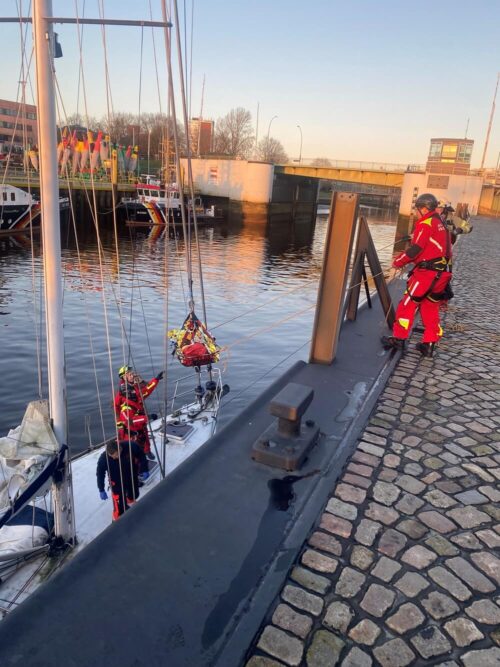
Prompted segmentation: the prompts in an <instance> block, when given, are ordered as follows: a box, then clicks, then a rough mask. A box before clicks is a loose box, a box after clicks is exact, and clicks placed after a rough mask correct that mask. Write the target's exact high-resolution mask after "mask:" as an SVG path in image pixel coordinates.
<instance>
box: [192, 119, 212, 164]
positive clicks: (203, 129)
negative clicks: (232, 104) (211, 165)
mask: <svg viewBox="0 0 500 667" xmlns="http://www.w3.org/2000/svg"><path fill="white" fill-rule="evenodd" d="M189 136H190V139H191V151H192V152H193V154H194V155H208V154H209V153H211V152H212V151H213V142H214V121H213V120H205V119H203V118H191V120H190V121H189Z"/></svg>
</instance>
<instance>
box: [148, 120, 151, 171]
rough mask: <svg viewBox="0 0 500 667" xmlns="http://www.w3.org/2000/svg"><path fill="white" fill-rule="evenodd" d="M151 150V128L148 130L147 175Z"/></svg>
mask: <svg viewBox="0 0 500 667" xmlns="http://www.w3.org/2000/svg"><path fill="white" fill-rule="evenodd" d="M150 149H151V128H149V130H148V174H149V155H150Z"/></svg>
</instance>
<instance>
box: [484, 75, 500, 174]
mask: <svg viewBox="0 0 500 667" xmlns="http://www.w3.org/2000/svg"><path fill="white" fill-rule="evenodd" d="M499 80H500V72H499V73H498V74H497V85H496V87H495V94H494V95H493V104H492V105H491V113H490V122H489V123H488V131H487V132H486V141H485V142H484V151H483V158H482V160H481V167H480V169H483V167H484V161H485V160H486V151H487V150H488V143H489V141H490V132H491V126H492V124H493V116H494V115H495V102H496V99H497V91H498V81H499Z"/></svg>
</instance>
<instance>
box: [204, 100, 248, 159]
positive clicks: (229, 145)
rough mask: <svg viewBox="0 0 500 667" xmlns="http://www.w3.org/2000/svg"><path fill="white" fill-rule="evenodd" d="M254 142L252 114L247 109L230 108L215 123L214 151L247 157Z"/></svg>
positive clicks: (220, 153)
mask: <svg viewBox="0 0 500 667" xmlns="http://www.w3.org/2000/svg"><path fill="white" fill-rule="evenodd" d="M253 143H254V130H253V127H252V115H251V113H250V111H247V109H243V108H242V107H238V108H236V109H231V111H230V112H229V113H228V114H226V115H225V116H224V117H223V118H219V119H218V120H217V122H216V125H215V140H214V152H215V153H218V154H219V155H228V156H230V157H248V156H249V155H250V152H251V150H252V147H253Z"/></svg>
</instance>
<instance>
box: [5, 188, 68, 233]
mask: <svg viewBox="0 0 500 667" xmlns="http://www.w3.org/2000/svg"><path fill="white" fill-rule="evenodd" d="M68 207H69V199H68V198H67V197H59V208H60V210H61V211H62V210H66V209H68ZM40 213H41V205H40V200H39V199H38V198H37V197H36V196H35V195H33V194H31V193H30V192H26V191H25V190H22V189H21V188H17V187H15V186H14V185H0V231H2V232H19V231H22V230H23V229H27V228H28V227H29V226H30V224H32V225H35V226H37V225H39V224H40Z"/></svg>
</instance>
